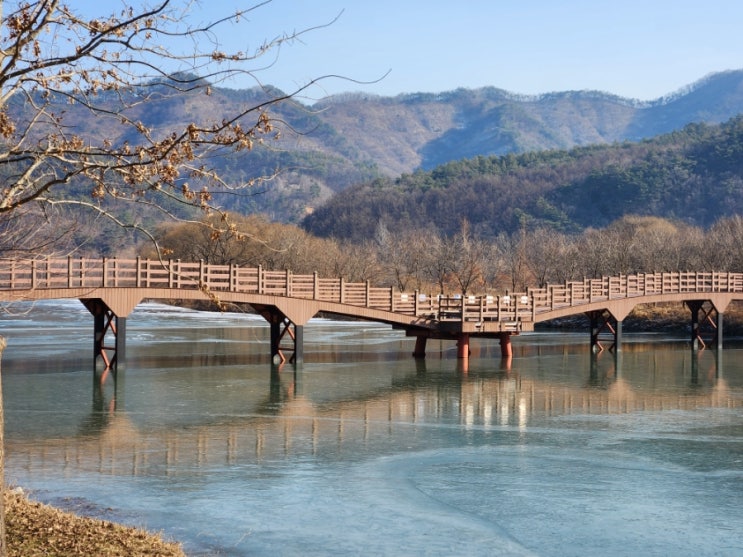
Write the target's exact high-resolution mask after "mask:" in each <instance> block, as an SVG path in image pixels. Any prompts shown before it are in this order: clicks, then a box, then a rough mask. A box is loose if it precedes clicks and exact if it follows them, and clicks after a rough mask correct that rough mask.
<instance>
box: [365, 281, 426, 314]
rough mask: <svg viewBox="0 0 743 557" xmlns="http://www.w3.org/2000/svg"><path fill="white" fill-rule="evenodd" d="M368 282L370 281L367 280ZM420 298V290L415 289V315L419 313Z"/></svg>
mask: <svg viewBox="0 0 743 557" xmlns="http://www.w3.org/2000/svg"><path fill="white" fill-rule="evenodd" d="M367 282H368V281H367ZM419 299H420V291H419V290H418V289H417V288H416V289H415V300H413V315H416V316H417V315H418V300H419Z"/></svg>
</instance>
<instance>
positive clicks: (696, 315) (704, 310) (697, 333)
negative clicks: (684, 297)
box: [686, 300, 724, 350]
mask: <svg viewBox="0 0 743 557" xmlns="http://www.w3.org/2000/svg"><path fill="white" fill-rule="evenodd" d="M686 307H688V308H689V310H690V311H691V349H692V350H699V349H704V348H706V347H707V343H705V342H704V338H703V336H704V333H705V332H706V333H708V334H709V335H710V336H709V337H708V339H707V340H708V342H709V343H710V344H713V345H714V346H715V348H717V349H718V350H722V330H723V316H724V314H723V312H721V311H718V310H717V308H716V307H715V306H714V304H713V303H712V302H709V301H707V300H691V301H688V302H686Z"/></svg>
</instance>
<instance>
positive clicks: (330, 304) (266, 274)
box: [0, 257, 743, 369]
mask: <svg viewBox="0 0 743 557" xmlns="http://www.w3.org/2000/svg"><path fill="white" fill-rule="evenodd" d="M71 298H77V299H79V300H80V301H81V302H82V303H83V304H84V305H85V307H86V308H87V309H88V310H89V311H90V313H91V314H92V315H93V321H94V335H93V338H94V343H93V346H94V360H95V363H96V365H101V364H102V365H103V366H105V368H106V369H109V368H113V369H117V367H118V368H119V369H120V368H121V367H122V366H123V364H124V362H125V355H126V320H127V317H128V316H129V314H130V313H131V312H132V311H133V310H134V308H135V307H136V306H137V305H138V304H139V303H140V302H142V301H144V300H162V301H173V302H174V301H186V300H206V301H212V302H214V303H215V304H217V305H218V306H219V307H220V308H229V307H230V306H231V305H233V306H250V307H252V308H253V309H254V310H255V311H256V312H257V313H259V314H260V315H262V316H263V317H264V318H265V319H266V321H268V323H269V325H270V328H271V337H270V338H271V341H270V350H271V357H272V359H273V361H274V362H275V363H279V362H284V361H286V360H288V361H291V362H294V363H301V362H302V359H303V338H304V336H303V335H304V333H303V328H304V326H305V325H306V324H307V322H308V321H309V320H310V319H311V318H312V317H314V316H316V315H318V314H331V315H336V316H341V317H347V318H353V319H361V320H367V321H376V322H381V323H387V324H390V325H392V326H393V327H395V328H399V329H403V330H405V332H406V334H407V335H408V336H411V337H416V344H415V350H414V353H413V355H414V356H416V357H423V356H424V355H425V348H426V341H427V339H429V338H431V339H450V340H454V341H456V342H457V347H458V351H457V353H458V356H459V357H460V358H467V357H468V355H469V341H470V338H471V337H484V338H497V339H500V343H501V353H502V355H503V356H504V357H509V356H510V355H511V345H510V337H511V336H512V335H515V334H519V333H522V332H527V331H533V330H534V325H535V324H537V323H540V322H544V321H549V320H553V319H557V318H562V317H568V316H572V315H581V314H584V315H586V316H588V319H589V322H590V342H591V346H592V347H593V348H594V349H595V350H602V349H604V348H605V347H608V348H609V349H612V350H615V351H619V350H621V341H622V321H623V320H624V319H625V318H626V317H627V315H628V314H629V313H630V312H631V311H632V309H633V308H634V307H635V306H636V305H638V304H647V303H668V302H676V303H683V304H685V305H686V306H687V307H688V308H689V310H690V313H691V318H690V328H691V341H692V346H694V347H698V346H700V345H701V346H705V345H706V342H709V340H708V341H704V340H703V339H702V333H703V331H704V329H705V327H706V328H707V329H708V330H709V331H711V334H712V342H713V343H714V344H715V345H716V347H717V348H722V324H723V314H724V312H725V310H726V309H727V307H728V305H729V304H730V303H731V302H732V301H733V300H743V273H728V272H673V273H645V274H637V275H621V276H616V277H603V278H599V279H584V280H581V281H570V282H566V283H564V284H550V285H548V286H547V287H545V288H529V289H527V290H526V291H525V292H518V293H516V292H511V293H508V292H507V293H505V294H499V295H494V294H481V295H446V296H444V295H431V294H426V293H423V292H419V291H414V292H400V291H397V290H395V289H394V288H389V287H377V286H373V285H371V284H370V283H369V282H363V283H357V282H347V281H345V280H344V279H342V278H341V279H338V278H323V277H319V276H318V275H317V273H315V274H310V275H305V274H303V275H299V274H294V273H292V272H291V271H271V270H266V269H263V268H261V267H257V268H247V267H240V266H237V265H213V264H206V263H204V262H198V263H190V262H183V261H163V260H151V259H143V258H136V259H114V258H110V259H109V258H102V259H94V258H74V257H68V258H58V259H57V258H55V259H52V258H46V259H32V260H0V301H4V302H19V301H33V300H46V299H71ZM605 345H606V346H605Z"/></svg>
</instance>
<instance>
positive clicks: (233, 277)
mask: <svg viewBox="0 0 743 557" xmlns="http://www.w3.org/2000/svg"><path fill="white" fill-rule="evenodd" d="M238 267H239V265H236V264H234V263H230V292H237V269H238Z"/></svg>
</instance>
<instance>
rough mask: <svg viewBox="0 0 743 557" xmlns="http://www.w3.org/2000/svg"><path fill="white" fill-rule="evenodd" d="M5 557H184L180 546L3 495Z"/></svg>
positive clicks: (14, 494)
mask: <svg viewBox="0 0 743 557" xmlns="http://www.w3.org/2000/svg"><path fill="white" fill-rule="evenodd" d="M5 519H6V525H5V530H6V538H7V546H8V552H7V555H8V557H41V556H44V557H63V556H64V557H77V556H80V557H90V556H91V555H101V556H103V555H105V556H111V557H118V556H121V557H124V556H126V557H138V556H152V557H155V556H156V557H185V553H183V550H182V549H181V547H180V545H179V544H176V543H169V542H165V541H163V539H162V538H161V537H160V536H157V535H155V534H151V533H149V532H144V531H142V530H137V529H135V528H128V527H125V526H120V525H118V524H114V523H113V522H109V521H106V520H97V519H93V518H84V517H80V516H77V515H74V514H71V513H66V512H63V511H60V510H58V509H55V508H54V507H50V506H49V505H43V504H41V503H36V502H34V501H29V500H28V499H27V498H26V497H25V496H24V495H23V494H22V493H20V492H19V491H18V490H6V491H5Z"/></svg>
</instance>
